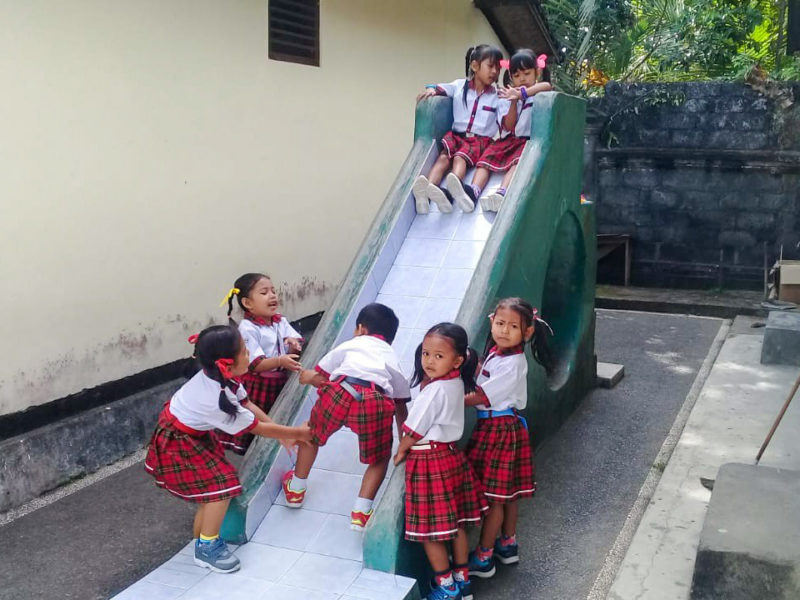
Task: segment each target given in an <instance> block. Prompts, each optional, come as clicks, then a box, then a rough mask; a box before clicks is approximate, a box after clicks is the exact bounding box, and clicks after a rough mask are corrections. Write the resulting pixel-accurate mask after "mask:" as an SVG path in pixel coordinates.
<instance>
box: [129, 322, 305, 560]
mask: <svg viewBox="0 0 800 600" xmlns="http://www.w3.org/2000/svg"><path fill="white" fill-rule="evenodd" d="M189 341H190V342H192V343H194V344H195V356H196V357H197V361H198V362H199V363H200V366H201V367H202V370H200V371H198V372H197V374H196V375H195V376H194V377H192V378H191V379H190V380H189V381H188V382H186V383H185V384H184V385H183V386H182V387H181V388H180V389H179V390H178V391H177V392H175V395H173V396H172V398H170V400H169V402H167V404H166V405H165V406H164V408H163V410H162V411H161V415H160V416H159V418H158V425H157V426H156V430H155V432H154V433H153V437H152V438H151V439H150V444H149V446H148V449H147V458H146V459H145V461H144V468H145V470H147V472H148V473H150V474H151V475H152V476H153V477H155V480H156V485H158V486H159V487H163V488H165V489H166V490H167V491H169V492H171V493H172V494H174V495H175V496H177V497H178V498H181V499H183V500H186V501H188V502H196V503H198V508H197V514H196V515H195V518H194V538H196V541H195V547H194V562H195V563H197V564H198V565H200V566H201V567H205V568H208V569H211V570H212V571H216V572H218V573H231V572H233V571H236V570H237V569H239V559H238V558H236V557H235V556H234V555H233V554H231V553H230V551H229V550H228V546H227V545H226V544H225V542H224V541H223V540H222V539H220V537H219V530H220V527H221V526H222V520H223V518H224V517H225V511H227V509H228V504H229V503H230V499H231V498H234V497H235V496H238V495H240V494H241V493H242V486H241V484H240V483H239V478H238V476H237V475H236V469H235V468H234V467H233V465H231V464H230V463H229V462H228V461H227V460H226V458H225V451H224V450H223V449H222V446H221V445H220V443H219V441H218V440H217V436H216V434H215V433H214V429H219V430H222V431H224V432H226V433H229V434H239V433H243V432H250V433H254V434H256V435H261V436H264V437H270V438H278V439H281V440H289V441H288V442H287V445H290V446H291V445H294V444H295V443H296V442H308V441H309V440H310V439H311V432H310V430H309V428H308V426H307V425H303V426H301V427H286V426H284V425H278V424H276V423H273V422H272V420H271V419H270V418H269V417H268V416H267V415H265V414H264V413H263V411H261V410H260V409H259V408H258V407H256V406H253V404H252V403H251V402H249V401H248V400H247V392H245V390H244V388H243V387H242V386H241V384H239V383H238V382H237V381H236V379H235V377H237V376H239V375H242V374H243V373H246V372H247V367H248V365H249V364H250V358H249V356H248V353H247V346H245V344H244V341H243V340H242V336H241V335H239V332H238V331H237V330H236V328H235V327H231V326H229V325H215V326H213V327H209V328H207V329H204V330H203V331H202V332H201V333H200V335H198V336H192V337H191V338H189Z"/></svg>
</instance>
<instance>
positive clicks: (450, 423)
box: [403, 377, 464, 444]
mask: <svg viewBox="0 0 800 600" xmlns="http://www.w3.org/2000/svg"><path fill="white" fill-rule="evenodd" d="M403 429H404V430H406V431H410V432H412V433H414V434H416V435H417V436H422V439H421V440H419V441H418V442H416V443H418V444H423V443H425V442H442V443H449V442H455V441H458V440H460V439H461V436H462V435H463V433H464V382H463V380H462V379H461V377H454V378H452V379H434V380H433V381H431V382H430V383H429V384H427V385H426V386H425V387H423V388H422V390H420V392H419V394H417V397H416V398H414V400H412V401H411V403H410V404H409V406H408V418H407V419H406V422H405V424H404V425H403Z"/></svg>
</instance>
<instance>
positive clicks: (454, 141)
mask: <svg viewBox="0 0 800 600" xmlns="http://www.w3.org/2000/svg"><path fill="white" fill-rule="evenodd" d="M491 141H492V138H490V137H486V136H483V135H476V136H473V137H466V135H464V134H463V133H456V132H455V131H448V132H447V133H445V134H444V137H443V138H442V146H444V152H445V154H447V157H448V158H450V159H453V158H455V157H456V156H460V157H461V158H463V159H464V160H465V161H467V163H468V164H469V165H470V166H474V165H475V163H476V162H478V159H479V158H480V156H481V154H483V152H484V151H485V150H486V147H487V146H488V145H489V144H490V143H491Z"/></svg>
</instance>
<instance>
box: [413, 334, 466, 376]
mask: <svg viewBox="0 0 800 600" xmlns="http://www.w3.org/2000/svg"><path fill="white" fill-rule="evenodd" d="M421 362H422V370H423V371H425V375H427V376H428V377H429V378H430V379H434V378H436V377H444V376H445V375H447V374H448V373H449V372H450V371H452V370H453V369H458V368H460V367H461V364H462V363H463V362H464V359H463V358H462V357H461V356H459V355H458V354H457V353H456V349H455V348H454V347H453V342H451V341H450V340H449V339H448V338H446V337H443V336H441V335H436V334H430V335H426V336H425V339H424V340H422V356H421Z"/></svg>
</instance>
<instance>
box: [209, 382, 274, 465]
mask: <svg viewBox="0 0 800 600" xmlns="http://www.w3.org/2000/svg"><path fill="white" fill-rule="evenodd" d="M287 379H288V376H287V375H286V373H284V372H283V371H280V377H262V376H261V375H259V374H258V373H250V372H248V373H246V374H245V375H244V376H242V385H244V389H246V390H247V399H248V400H249V401H250V402H252V403H253V404H255V405H256V406H257V407H258V408H260V409H261V410H263V411H264V412H265V413H269V411H270V409H271V408H272V405H273V404H275V400H277V399H278V396H279V395H280V393H281V390H283V388H284V386H285V385H286V381H287ZM254 437H255V436H254V435H253V434H252V433H238V434H236V435H231V434H230V433H225V432H224V431H220V430H217V438H219V443H220V444H222V445H223V446H224V447H225V449H226V450H230V451H231V452H235V453H236V454H244V453H245V452H247V449H248V448H249V447H250V444H252V443H253V438H254Z"/></svg>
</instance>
